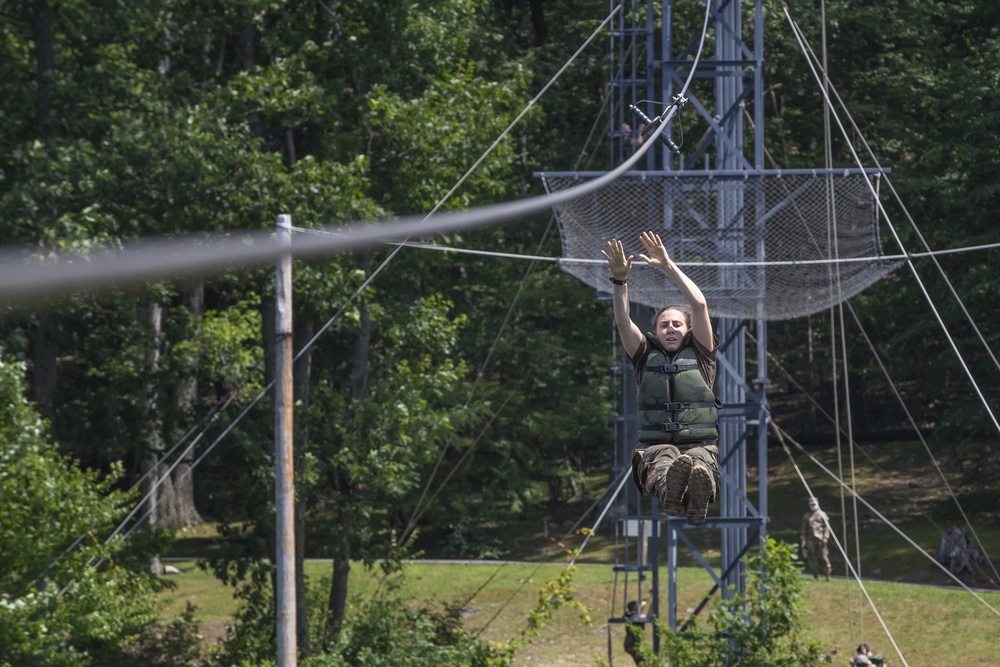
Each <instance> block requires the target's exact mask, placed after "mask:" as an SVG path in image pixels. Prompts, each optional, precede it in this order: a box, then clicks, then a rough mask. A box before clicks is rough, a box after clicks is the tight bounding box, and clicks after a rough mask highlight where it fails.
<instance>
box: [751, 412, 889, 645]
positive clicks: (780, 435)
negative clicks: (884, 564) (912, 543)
mask: <svg viewBox="0 0 1000 667" xmlns="http://www.w3.org/2000/svg"><path fill="white" fill-rule="evenodd" d="M770 424H771V428H772V429H773V430H774V432H775V434H777V436H778V441H779V442H780V443H781V448H782V449H783V450H784V451H785V454H786V455H787V456H788V459H789V461H791V463H792V467H794V468H795V474H796V475H798V476H799V481H800V482H802V486H803V487H805V490H806V492H807V493H808V494H809V497H813V495H812V489H810V488H809V483H808V482H807V481H806V478H805V476H804V475H803V474H802V470H801V469H800V468H799V464H798V463H796V461H795V457H793V456H792V452H791V450H789V449H788V445H787V444H786V443H785V438H784V435H783V433H784V431H783V430H782V429H781V428H780V427H779V426H778V425H777V424H775V423H774V422H773V421H772V422H770ZM789 439H791V437H790V436H789ZM793 442H794V440H793ZM796 444H798V443H796ZM838 481H839V480H838ZM841 484H843V482H841ZM824 523H826V527H827V529H828V530H829V529H830V522H829V521H825V522H824ZM830 536H831V537H832V538H833V541H834V544H836V545H837V550H838V551H840V554H841V556H843V558H844V562H845V563H847V566H848V568H850V572H849V573H850V574H851V575H853V576H854V579H855V581H857V583H858V586H859V587H860V589H861V592H862V593H863V594H864V596H865V598H867V599H868V604H869V606H871V609H872V611H873V612H874V613H875V617H876V618H877V619H878V622H879V623H880V624H881V625H882V629H883V630H885V634H886V636H887V637H888V638H889V641H890V642H891V643H892V647H893V648H894V649H896V655H898V656H899V659H900V660H902V661H903V664H904V665H906V664H907V662H906V658H904V657H903V652H902V650H900V648H899V645H898V644H896V640H895V639H894V638H893V636H892V632H891V631H890V630H889V627H888V626H887V625H886V624H885V620H883V618H882V614H880V613H879V610H878V607H877V606H876V605H875V601H874V600H872V598H871V596H870V595H869V594H868V589H867V588H865V584H864V581H862V579H861V575H860V574H859V573H858V572H857V571H855V570H854V566H852V565H851V559H850V558H848V557H847V552H846V551H845V550H844V547H843V545H841V543H840V540H838V539H837V533H836V532H834V531H833V530H830ZM852 627H853V625H852ZM852 639H853V633H852ZM862 640H864V634H863V630H862ZM852 644H853V641H852Z"/></svg>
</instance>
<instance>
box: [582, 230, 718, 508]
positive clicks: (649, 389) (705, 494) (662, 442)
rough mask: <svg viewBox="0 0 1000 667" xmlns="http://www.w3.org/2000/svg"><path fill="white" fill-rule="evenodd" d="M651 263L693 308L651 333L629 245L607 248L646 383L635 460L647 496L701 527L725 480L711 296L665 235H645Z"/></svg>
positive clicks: (617, 303)
mask: <svg viewBox="0 0 1000 667" xmlns="http://www.w3.org/2000/svg"><path fill="white" fill-rule="evenodd" d="M639 240H640V241H641V242H642V245H643V247H644V248H645V249H646V253H647V254H645V255H640V257H641V258H642V259H643V260H645V261H646V263H647V264H649V265H650V266H653V267H656V268H659V269H661V270H662V271H663V272H664V273H666V274H667V276H668V277H669V278H670V279H671V280H672V281H673V283H674V284H675V285H676V286H677V288H678V289H679V290H680V291H681V294H683V295H684V298H685V299H687V302H688V305H687V306H683V305H672V306H667V307H665V308H661V309H660V311H659V312H657V313H656V316H655V317H654V318H653V333H647V334H643V333H642V331H641V330H640V329H639V328H638V327H637V326H636V325H635V323H634V322H632V319H631V317H630V316H629V299H628V286H627V282H628V274H629V271H630V270H631V268H632V255H629V256H627V257H626V256H625V251H624V249H623V248H622V244H621V241H619V240H617V239H612V240H611V241H608V242H607V244H606V246H605V249H604V250H602V251H601V254H602V255H604V258H605V259H607V260H608V266H609V267H610V268H611V283H612V284H613V285H614V288H613V289H614V299H613V304H614V311H615V324H616V325H617V327H618V334H619V336H620V337H621V340H622V346H623V347H624V348H625V352H626V353H628V356H629V359H630V360H631V361H632V364H633V366H635V375H636V380H637V381H638V383H639V391H638V403H639V447H638V448H637V449H636V450H635V452H634V453H633V456H632V478H633V480H634V481H635V484H636V486H638V487H639V490H640V491H641V492H642V493H643V494H645V495H653V496H656V497H657V498H658V499H659V501H660V504H661V505H662V507H663V511H664V513H666V514H667V515H668V516H678V515H680V514H681V513H682V512H683V511H684V510H687V521H688V523H690V524H691V525H693V526H697V525H700V524H702V523H704V522H705V517H706V516H707V514H708V505H709V503H711V502H712V501H713V500H714V499H715V496H716V490H717V488H718V483H719V467H718V461H719V447H718V441H719V424H718V407H719V403H718V401H717V400H716V398H715V394H714V393H713V391H712V385H713V384H715V366H716V361H715V354H716V350H717V349H718V347H719V340H718V339H717V338H716V337H715V334H714V332H713V331H712V320H711V318H710V317H709V314H708V305H707V303H706V302H705V295H704V294H702V292H701V290H700V289H698V286H697V285H695V284H694V282H692V281H691V279H690V278H688V277H687V275H685V273H684V272H683V271H681V269H680V268H679V267H678V266H677V265H676V264H674V262H673V261H672V260H671V259H670V257H668V256H667V250H666V248H664V246H663V241H662V240H661V239H660V237H659V235H657V234H653V233H652V232H643V233H642V235H641V236H640V237H639Z"/></svg>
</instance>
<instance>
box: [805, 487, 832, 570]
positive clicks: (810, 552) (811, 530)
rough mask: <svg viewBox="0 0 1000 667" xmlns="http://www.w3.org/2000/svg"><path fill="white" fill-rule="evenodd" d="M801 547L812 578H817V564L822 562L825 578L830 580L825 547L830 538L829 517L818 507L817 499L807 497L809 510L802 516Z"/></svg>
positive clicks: (827, 552) (828, 555)
mask: <svg viewBox="0 0 1000 667" xmlns="http://www.w3.org/2000/svg"><path fill="white" fill-rule="evenodd" d="M800 532H801V537H802V549H803V550H804V551H805V554H806V558H807V560H808V563H809V571H810V572H812V573H813V579H819V564H820V563H821V562H822V564H823V568H824V572H825V574H826V580H827V581H830V553H829V551H828V550H827V548H826V543H827V540H829V539H830V517H828V516H827V515H826V512H824V511H823V510H821V509H820V508H819V501H818V500H816V499H815V498H810V499H809V511H808V512H806V513H805V514H804V515H803V516H802V528H801V530H800Z"/></svg>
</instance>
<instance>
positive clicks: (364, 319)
mask: <svg viewBox="0 0 1000 667" xmlns="http://www.w3.org/2000/svg"><path fill="white" fill-rule="evenodd" d="M359 260H360V262H361V268H362V269H364V272H365V275H366V276H367V275H370V274H371V268H372V255H371V253H370V252H366V253H364V254H363V255H361V256H359ZM358 312H359V315H360V317H361V325H360V327H358V333H357V336H356V337H355V339H354V359H353V360H352V361H351V375H350V381H351V398H352V399H354V400H355V401H356V402H359V403H360V402H361V401H363V400H364V394H365V387H366V385H367V382H368V350H369V347H370V346H371V333H372V325H371V316H370V315H369V313H368V308H367V306H365V304H364V303H363V302H362V303H361V305H360V306H359V307H358ZM334 475H335V477H336V480H337V483H338V485H339V486H340V493H339V494H338V495H339V497H340V499H341V503H342V504H343V507H342V509H341V516H343V517H344V520H343V525H342V526H341V529H342V532H341V539H340V553H339V554H338V557H337V558H334V560H333V581H332V582H331V583H330V601H329V605H328V608H329V611H330V614H329V616H328V619H329V620H328V629H329V630H330V637H336V636H337V635H338V634H339V633H340V629H341V628H342V627H343V625H344V608H345V604H346V601H347V574H348V573H349V572H350V570H351V544H352V542H353V540H354V522H353V520H352V518H351V509H352V508H351V507H350V502H351V500H350V499H351V496H352V488H351V487H352V484H353V481H352V480H351V479H349V478H348V476H347V473H346V471H343V470H338V471H336V472H335V473H334Z"/></svg>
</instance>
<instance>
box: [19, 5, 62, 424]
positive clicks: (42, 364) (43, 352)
mask: <svg viewBox="0 0 1000 667" xmlns="http://www.w3.org/2000/svg"><path fill="white" fill-rule="evenodd" d="M21 6H22V9H23V10H24V14H25V16H26V17H27V19H28V23H29V24H30V25H31V39H32V41H34V43H35V128H36V129H37V131H38V138H39V139H40V140H42V141H43V142H45V143H48V141H49V139H50V138H51V131H52V123H51V116H52V72H53V70H55V67H56V51H55V30H54V29H53V27H52V23H53V20H52V8H51V7H50V6H49V3H48V0H24V2H22V5H21ZM55 329H56V323H55V318H54V317H53V316H52V314H51V313H47V312H46V313H43V314H42V315H41V316H40V317H39V321H38V328H37V329H35V333H34V337H35V340H34V346H33V347H34V350H33V356H34V358H33V359H32V370H33V375H34V378H33V380H34V398H35V403H36V404H37V405H38V411H39V412H40V413H41V414H42V416H44V417H48V418H50V419H51V418H52V416H53V415H52V408H53V406H54V404H55V394H56V387H57V385H58V373H57V368H56V359H57V358H58V348H57V347H56V345H55Z"/></svg>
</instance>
